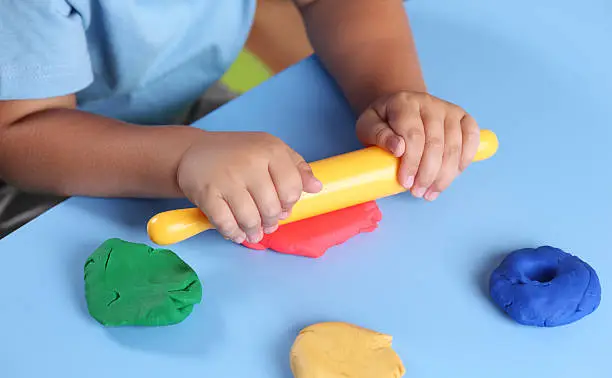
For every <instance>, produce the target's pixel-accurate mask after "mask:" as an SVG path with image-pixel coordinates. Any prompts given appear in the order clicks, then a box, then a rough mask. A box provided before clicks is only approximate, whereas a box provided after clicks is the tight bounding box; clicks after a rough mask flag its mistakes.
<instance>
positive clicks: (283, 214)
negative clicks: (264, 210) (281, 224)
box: [279, 211, 289, 220]
mask: <svg viewBox="0 0 612 378" xmlns="http://www.w3.org/2000/svg"><path fill="white" fill-rule="evenodd" d="M279 218H280V219H281V220H285V219H287V218H289V212H288V211H283V212H282V213H281V214H280V216H279Z"/></svg>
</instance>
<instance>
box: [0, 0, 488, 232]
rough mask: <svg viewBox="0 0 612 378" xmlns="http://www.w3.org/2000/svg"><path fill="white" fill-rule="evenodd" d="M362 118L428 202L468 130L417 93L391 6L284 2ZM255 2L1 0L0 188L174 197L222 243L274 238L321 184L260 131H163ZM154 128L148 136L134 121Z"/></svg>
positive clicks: (464, 151) (465, 151) (390, 1)
mask: <svg viewBox="0 0 612 378" xmlns="http://www.w3.org/2000/svg"><path fill="white" fill-rule="evenodd" d="M294 1H295V3H296V5H297V6H298V7H299V9H300V12H301V14H302V17H303V19H304V23H305V25H306V28H307V31H308V36H309V39H310V41H311V43H312V46H313V47H314V50H315V52H316V53H317V55H318V57H319V58H320V59H321V61H322V62H323V64H324V65H325V67H326V68H327V70H328V71H329V72H330V73H331V74H332V75H333V77H334V78H335V79H336V81H337V82H338V84H339V85H340V87H341V88H342V90H343V91H344V93H345V95H346V97H347V99H348V100H349V101H350V103H351V105H352V106H353V108H354V110H355V111H356V112H357V114H360V117H359V119H358V121H357V124H356V132H357V136H358V137H359V139H360V141H361V142H363V144H364V145H378V146H380V147H382V148H385V149H387V150H389V151H390V152H391V153H393V154H395V155H396V156H398V157H401V165H400V171H399V174H398V175H399V176H398V180H399V182H400V183H401V184H402V185H404V186H405V187H406V188H408V189H410V190H411V192H412V194H413V195H414V196H416V197H419V198H425V199H426V200H429V201H433V200H435V199H436V198H437V197H438V195H439V194H440V193H441V192H442V191H444V190H445V189H446V188H447V187H448V186H449V185H450V183H451V182H452V181H453V180H454V178H455V177H456V176H457V175H458V174H459V173H460V172H461V171H463V170H464V169H465V168H466V167H467V166H468V165H469V163H470V162H471V161H472V159H473V157H474V155H475V154H476V150H477V148H478V144H479V129H478V126H477V124H476V122H475V121H474V119H473V118H472V117H470V116H469V115H468V114H467V113H466V112H465V111H464V110H463V109H461V108H460V107H458V106H456V105H453V104H451V103H448V102H446V101H443V100H440V99H438V98H435V97H433V96H431V95H428V94H427V93H426V88H425V84H424V82H423V78H422V74H421V71H420V67H419V63H418V58H417V54H416V51H415V47H414V43H413V40H412V36H411V31H410V27H409V23H408V19H407V17H406V14H405V10H404V8H403V4H402V1H401V0H294ZM254 7H255V0H231V1H230V0H223V1H221V0H182V1H165V0H155V1H152V0H151V1H139V0H121V1H116V0H0V178H2V179H3V180H5V181H7V182H9V183H12V184H14V185H15V186H18V187H21V188H24V189H26V190H31V191H38V192H47V193H55V194H61V195H85V196H107V197H120V196H138V197H153V196H155V197H179V196H185V197H187V198H188V199H189V200H191V201H192V202H193V203H194V204H195V205H197V206H198V207H199V208H200V209H202V211H203V212H204V213H205V214H206V215H207V216H208V218H209V219H210V220H211V222H212V223H213V224H214V225H215V227H216V228H217V229H218V231H219V232H220V233H221V234H222V235H224V236H225V237H226V238H228V239H231V240H233V241H234V242H236V243H242V242H243V241H244V240H248V241H249V242H251V243H257V242H259V241H260V240H261V238H262V237H263V233H271V232H274V231H275V230H276V228H277V223H278V221H279V219H284V218H286V217H287V216H288V215H289V214H290V212H291V208H292V206H293V205H294V204H295V203H296V201H297V200H298V199H299V198H300V195H301V194H302V192H317V191H319V190H321V183H320V182H319V181H318V180H317V179H316V178H315V177H314V176H313V174H312V172H311V171H310V168H309V165H308V164H307V163H306V162H305V161H304V159H303V158H302V157H301V156H299V155H298V154H297V153H296V152H295V151H293V150H292V149H291V148H290V147H289V146H287V145H286V144H284V143H283V142H282V141H280V140H278V139H277V138H275V137H273V136H271V135H268V134H265V133H252V132H243V133H237V132H206V131H202V130H198V129H196V128H192V127H189V126H181V125H173V124H176V123H177V122H178V120H179V119H180V116H181V114H184V112H185V110H186V109H187V107H188V106H189V105H190V104H192V103H193V102H194V101H196V100H197V98H198V97H199V96H200V95H201V93H202V92H204V91H205V90H206V88H207V87H208V86H210V85H211V84H212V83H213V82H215V81H216V80H217V79H218V78H219V77H220V76H221V75H222V74H223V72H224V70H226V69H227V68H228V67H229V65H230V64H231V63H232V60H233V59H234V58H235V56H236V55H237V53H238V52H239V51H240V49H241V48H242V45H243V43H244V41H245V39H246V37H247V34H248V29H249V27H250V23H251V19H252V17H253V13H254ZM152 124H155V125H156V126H155V127H145V126H144V125H152Z"/></svg>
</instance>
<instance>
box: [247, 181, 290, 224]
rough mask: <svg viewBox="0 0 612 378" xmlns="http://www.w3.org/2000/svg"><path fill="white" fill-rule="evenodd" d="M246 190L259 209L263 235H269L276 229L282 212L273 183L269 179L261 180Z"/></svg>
mask: <svg viewBox="0 0 612 378" xmlns="http://www.w3.org/2000/svg"><path fill="white" fill-rule="evenodd" d="M248 190H249V192H250V193H251V197H252V198H253V200H255V204H256V205H257V208H258V209H259V214H260V216H261V225H262V227H263V232H264V234H271V233H272V232H274V231H276V229H277V228H278V219H279V217H280V214H281V211H282V209H281V204H280V200H279V199H278V194H277V192H276V187H275V185H274V183H273V182H272V180H271V179H270V180H267V179H264V178H262V179H261V180H258V181H257V184H256V185H253V186H250V187H248Z"/></svg>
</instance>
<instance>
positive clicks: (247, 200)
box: [225, 188, 263, 243]
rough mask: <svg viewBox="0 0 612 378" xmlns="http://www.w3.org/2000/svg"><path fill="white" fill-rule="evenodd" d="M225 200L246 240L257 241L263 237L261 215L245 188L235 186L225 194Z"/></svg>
mask: <svg viewBox="0 0 612 378" xmlns="http://www.w3.org/2000/svg"><path fill="white" fill-rule="evenodd" d="M225 200H226V202H227V204H228V205H229V207H230V209H231V210H232V213H233V214H234V218H236V222H237V223H238V227H240V229H241V230H242V231H244V233H245V234H246V238H247V241H248V242H249V243H259V242H260V241H261V239H263V230H262V229H261V215H260V214H259V209H258V208H257V205H256V204H255V201H254V200H253V197H251V194H250V193H249V192H248V191H247V190H246V189H243V188H240V189H238V188H236V189H234V191H233V192H230V193H228V194H225Z"/></svg>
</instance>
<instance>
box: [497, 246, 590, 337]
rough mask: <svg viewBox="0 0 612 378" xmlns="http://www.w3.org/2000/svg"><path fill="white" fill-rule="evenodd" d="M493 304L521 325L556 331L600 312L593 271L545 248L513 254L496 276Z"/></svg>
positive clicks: (566, 254) (565, 254) (571, 258)
mask: <svg viewBox="0 0 612 378" xmlns="http://www.w3.org/2000/svg"><path fill="white" fill-rule="evenodd" d="M489 289H490V294H491V298H492V299H493V301H494V302H495V303H496V304H497V306H499V307H500V308H501V309H502V310H503V311H504V312H506V313H507V314H508V315H509V316H510V317H511V318H512V319H514V320H515V321H516V322H518V323H519V324H523V325H529V326H537V327H557V326H562V325H566V324H569V323H573V322H575V321H577V320H580V319H582V318H583V317H585V316H587V315H589V314H590V313H592V312H593V311H595V310H596V309H597V307H599V303H600V302H601V286H600V283H599V278H598V277H597V273H595V270H593V268H591V267H590V266H589V265H588V264H587V263H585V262H584V261H582V260H580V259H579V258H578V257H576V256H573V255H571V254H569V253H566V252H564V251H562V250H560V249H558V248H553V247H549V246H543V247H539V248H536V249H534V248H526V249H519V250H517V251H514V252H512V253H511V254H509V255H508V256H506V258H505V259H504V261H502V263H501V264H500V265H499V266H498V267H497V268H496V269H495V270H494V271H493V273H492V274H491V279H490V282H489Z"/></svg>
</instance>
